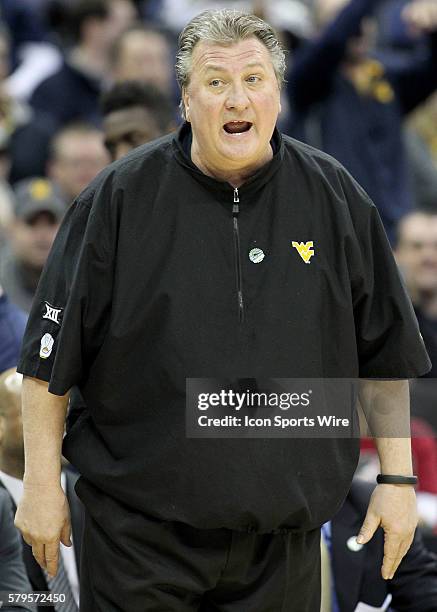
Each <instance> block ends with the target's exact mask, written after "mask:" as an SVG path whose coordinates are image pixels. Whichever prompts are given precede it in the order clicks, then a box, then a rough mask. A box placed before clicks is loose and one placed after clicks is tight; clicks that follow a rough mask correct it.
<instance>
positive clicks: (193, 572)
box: [16, 11, 429, 612]
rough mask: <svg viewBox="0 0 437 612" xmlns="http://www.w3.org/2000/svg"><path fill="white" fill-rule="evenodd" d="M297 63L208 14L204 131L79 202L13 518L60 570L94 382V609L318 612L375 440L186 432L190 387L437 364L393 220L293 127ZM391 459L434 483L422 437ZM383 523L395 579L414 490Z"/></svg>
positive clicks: (29, 412)
mask: <svg viewBox="0 0 437 612" xmlns="http://www.w3.org/2000/svg"><path fill="white" fill-rule="evenodd" d="M284 64H285V62H284V52H283V51H282V49H281V47H280V45H279V43H278V41H277V38H276V36H275V34H274V32H273V30H272V29H271V28H270V26H268V24H266V23H265V22H263V21H262V20H260V19H258V18H256V17H254V16H252V15H246V14H244V13H240V12H234V11H211V12H206V13H203V14H201V15H199V16H198V18H196V19H194V20H193V21H191V22H190V23H189V24H188V25H187V27H186V28H185V30H184V31H183V33H182V34H181V38H180V43H179V53H178V60H177V75H178V80H179V83H180V85H181V87H182V105H183V110H184V116H185V118H186V119H187V122H186V123H185V124H184V125H183V126H182V128H181V129H180V131H179V132H178V134H177V135H176V136H173V135H170V136H167V137H164V138H162V139H160V140H158V141H154V142H153V143H149V144H147V145H145V146H144V147H140V148H138V149H136V150H135V151H132V152H131V153H129V154H128V155H127V156H125V157H124V158H122V159H120V160H119V161H118V162H116V163H115V164H114V165H112V166H109V167H108V168H107V169H106V170H105V171H104V172H103V173H102V174H101V175H100V176H99V177H98V178H97V179H96V180H95V181H94V182H93V183H92V185H90V186H89V188H87V189H86V190H85V192H83V193H82V194H81V196H80V197H79V198H78V199H77V200H76V203H75V205H74V206H73V207H71V208H70V210H69V213H68V217H67V218H66V221H65V223H64V225H63V228H62V230H61V232H60V234H59V237H58V240H57V243H56V247H55V248H54V249H53V251H52V254H51V256H50V260H49V262H48V265H47V267H46V274H45V275H44V277H43V278H42V280H41V283H40V286H39V296H38V299H37V300H36V302H35V308H34V310H33V313H32V315H31V320H30V323H29V325H28V328H27V330H28V332H27V335H26V338H25V341H24V349H23V354H22V359H21V361H20V365H19V369H20V371H21V372H22V373H24V374H25V377H26V378H25V384H24V386H23V393H24V395H23V400H24V404H23V406H24V412H23V417H24V435H25V444H26V453H27V454H26V473H25V477H24V484H25V494H24V496H23V499H22V503H21V505H20V507H19V509H18V513H17V516H16V524H17V526H18V527H19V528H20V529H21V530H22V532H23V535H24V538H25V539H26V541H27V542H28V543H29V544H31V545H32V548H33V551H34V554H35V556H36V558H37V559H38V561H39V563H41V564H42V565H43V566H44V567H46V568H47V570H48V571H49V572H50V573H55V572H56V568H57V558H58V552H57V551H58V546H59V541H60V540H61V541H62V542H63V543H68V537H69V519H68V510H67V505H66V501H65V497H64V495H63V493H62V491H61V489H60V487H59V469H60V453H61V443H62V432H63V427H64V420H65V412H66V405H67V399H68V391H69V389H70V388H71V387H72V386H73V385H77V386H78V387H79V389H80V391H81V392H82V394H83V396H84V399H85V402H86V405H87V410H86V411H85V412H83V413H82V414H81V415H80V416H79V418H78V419H77V420H76V422H75V423H74V425H73V426H72V427H71V428H70V430H69V431H68V433H67V436H66V439H65V441H64V449H63V452H64V454H65V456H66V457H67V458H68V459H69V460H70V461H71V462H72V463H73V464H74V465H75V466H76V467H77V469H78V470H79V472H80V473H81V478H80V479H79V481H78V484H77V491H78V494H79V497H80V498H81V499H82V501H83V502H84V504H85V507H86V519H85V530H84V540H83V549H82V560H83V564H82V574H81V606H82V609H83V610H84V611H91V610H92V611H93V612H96V611H98V610H105V611H106V610H115V609H123V610H129V612H131V611H132V612H133V611H135V610H141V611H143V612H144V611H145V610H147V611H150V612H151V611H152V610H156V611H158V610H159V611H162V612H163V611H164V610H165V611H166V612H170V611H171V610H175V611H176V610H177V611H178V612H183V611H187V612H188V611H193V610H198V609H202V610H208V611H209V610H221V611H225V610H226V611H230V610H257V612H267V611H271V610H275V611H276V610H281V609H284V610H285V609H286V610H287V611H289V612H307V611H308V612H309V611H311V612H315V611H316V610H317V611H318V610H319V606H320V602H319V599H320V596H319V591H320V589H319V582H320V576H319V573H320V572H319V567H320V566H319V562H320V561H319V555H320V525H321V524H322V523H324V522H325V521H326V520H328V518H330V517H331V516H332V515H333V514H334V513H335V511H336V510H337V508H338V507H339V506H340V504H341V502H342V500H343V499H344V497H345V496H346V492H347V489H348V487H349V485H350V481H351V479H352V474H353V472H354V469H355V465H356V461H357V458H358V444H357V440H356V439H345V438H342V439H336V438H330V439H323V440H322V439H295V440H293V441H290V440H287V439H283V440H278V439H275V440H272V439H245V440H241V439H217V438H216V439H214V438H211V439H207V440H203V439H193V438H188V437H187V436H186V434H185V408H186V406H185V400H186V384H187V380H188V379H191V378H194V377H196V378H200V379H202V380H203V379H207V380H210V379H219V380H230V381H235V379H236V378H237V379H238V380H240V378H241V377H244V378H246V379H248V378H252V379H253V378H258V377H260V378H263V379H265V378H273V377H279V378H280V377H287V376H290V374H292V375H293V376H295V377H296V378H299V377H305V378H307V377H310V378H314V377H315V378H323V377H328V378H329V377H353V378H354V377H358V376H360V377H362V378H376V377H379V378H393V377H396V378H405V377H409V376H413V377H414V376H416V375H418V374H421V373H423V371H425V370H427V369H428V368H429V360H428V358H427V355H426V353H425V351H424V348H423V343H422V341H421V339H420V336H419V334H418V330H417V324H416V322H415V320H414V317H413V315H412V312H411V304H410V303H409V302H408V299H407V298H406V295H405V293H404V290H403V288H402V286H401V284H400V281H399V277H398V273H397V269H396V265H395V263H394V261H393V258H392V255H391V251H390V248H389V246H388V244H387V241H386V238H385V236H384V232H383V230H382V226H381V223H380V221H379V218H378V215H377V213H376V210H375V207H374V206H373V205H372V204H371V203H370V201H369V200H368V198H367V197H366V196H365V194H364V193H363V191H362V190H361V189H360V188H359V187H358V186H357V185H356V183H355V182H354V181H353V180H352V179H351V178H350V177H349V175H347V173H346V172H345V171H344V170H343V169H342V168H341V166H340V165H339V164H338V163H337V162H335V161H333V160H332V159H331V158H329V157H327V156H326V155H324V154H323V153H320V152H317V151H315V150H313V149H311V148H309V147H307V146H306V145H302V144H300V143H297V142H295V141H292V140H291V139H289V138H287V137H282V136H281V135H280V134H279V132H278V131H277V130H275V123H276V120H277V116H278V113H279V110H280V103H279V99H280V85H281V83H282V79H283V75H284V68H285V65H284ZM296 240H298V241H303V243H296V244H297V246H296V247H292V244H291V243H292V241H296ZM308 241H310V243H309V244H308ZM302 245H303V246H302ZM311 245H313V246H314V249H313V248H311ZM298 246H299V247H300V251H299V249H298V248H297V247H298ZM61 261H62V271H61V270H60V265H61V263H60V262H61ZM306 262H310V263H309V264H308V265H307V263H306ZM328 279H330V280H328ZM67 294H68V298H67ZM384 295H390V300H388V301H387V302H385V301H384V304H381V303H380V300H381V299H383V296H384ZM328 296H329V298H328ZM45 301H47V302H48V303H50V304H51V305H52V307H53V308H54V309H56V311H57V312H58V315H57V317H56V321H55V320H53V318H52V320H47V319H44V320H43V319H42V318H41V317H42V316H43V314H44V312H45V311H44V310H43V305H44V303H45ZM381 310H383V311H384V316H381ZM49 381H50V383H49ZM48 383H49V385H48ZM375 386H376V387H377V388H378V392H377V397H378V402H379V406H378V409H380V408H384V410H386V409H387V408H388V409H389V410H394V412H395V415H394V416H395V420H396V421H398V420H401V421H402V420H405V415H406V412H407V398H406V395H405V393H406V390H407V389H406V384H405V382H404V381H403V380H401V381H397V382H387V383H383V384H382V385H381V386H380V387H379V383H378V384H376V385H374V384H373V383H372V382H370V383H369V384H364V385H363V386H362V395H363V402H364V404H365V405H366V406H367V402H368V400H369V396H372V394H373V392H374V391H375ZM387 398H388V399H390V398H392V403H393V406H394V407H393V408H392V409H390V405H389V404H387ZM187 415H188V412H187ZM378 450H379V453H380V457H381V469H382V471H383V473H384V474H385V475H393V476H394V481H395V482H397V483H400V482H403V483H406V482H413V481H414V479H413V478H411V477H408V476H407V475H409V474H411V451H410V443H409V439H408V438H404V439H394V438H389V439H380V440H378ZM396 474H397V476H395V475H396ZM386 478H387V476H385V477H384V478H383V480H384V481H386ZM405 479H406V480H405ZM36 490H38V495H37V494H36ZM43 500H44V503H43ZM379 524H382V525H383V527H384V529H385V531H386V534H387V537H386V547H385V558H384V562H383V567H382V572H383V576H384V577H385V578H390V577H391V576H392V575H393V573H394V572H395V570H396V567H397V565H398V564H399V562H400V560H401V558H402V556H403V554H404V552H406V550H407V548H408V546H409V543H410V542H411V540H412V538H413V533H414V527H415V524H416V515H415V499H414V490H413V488H412V487H411V486H406V485H405V486H399V485H398V486H393V485H389V484H382V485H381V486H379V487H377V489H376V491H375V493H374V494H373V496H372V500H371V502H370V506H369V512H368V514H367V517H366V521H365V523H364V525H363V527H362V530H361V534H360V540H361V542H366V541H367V540H368V539H370V538H371V536H372V534H373V532H374V531H375V530H376V528H377V526H378V525H379ZM395 525H396V526H395ZM290 568H292V569H290ZM108 585H111V587H110V588H109V587H108Z"/></svg>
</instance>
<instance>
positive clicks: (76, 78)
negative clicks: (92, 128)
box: [30, 61, 101, 126]
mask: <svg viewBox="0 0 437 612" xmlns="http://www.w3.org/2000/svg"><path fill="white" fill-rule="evenodd" d="M100 93H101V84H100V82H99V81H98V79H95V78H92V77H91V76H89V75H87V74H85V73H84V72H82V71H81V70H79V69H78V68H76V67H75V66H73V65H72V64H70V63H69V62H68V61H64V63H63V65H62V66H61V68H60V69H59V70H58V71H57V72H55V74H53V75H52V76H50V77H48V78H47V79H45V80H44V81H43V82H42V83H41V84H40V85H39V86H38V87H37V88H36V90H35V91H34V93H33V95H32V98H31V100H30V103H31V105H32V106H33V108H34V109H35V110H39V111H42V112H45V113H47V114H48V115H50V116H51V117H52V119H54V120H55V122H56V123H57V125H58V126H62V125H65V124H66V123H70V122H73V121H85V122H88V123H92V124H96V125H98V124H99V123H100V112H99V97H100Z"/></svg>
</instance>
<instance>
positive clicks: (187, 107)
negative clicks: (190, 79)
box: [182, 87, 190, 121]
mask: <svg viewBox="0 0 437 612" xmlns="http://www.w3.org/2000/svg"><path fill="white" fill-rule="evenodd" d="M182 100H183V102H184V107H185V119H186V120H187V121H190V95H189V93H188V91H187V88H186V87H184V88H183V89H182Z"/></svg>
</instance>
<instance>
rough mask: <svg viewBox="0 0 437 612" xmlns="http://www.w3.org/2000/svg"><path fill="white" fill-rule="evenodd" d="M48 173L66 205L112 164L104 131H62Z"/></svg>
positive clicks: (53, 146)
mask: <svg viewBox="0 0 437 612" xmlns="http://www.w3.org/2000/svg"><path fill="white" fill-rule="evenodd" d="M50 148H51V151H50V157H49V163H48V168H47V173H48V175H49V177H50V179H51V180H52V181H53V182H54V184H55V186H56V189H57V191H58V193H59V195H60V197H61V198H62V199H63V201H64V203H65V205H66V206H67V205H69V204H71V202H72V201H73V200H74V198H75V197H77V196H78V195H79V193H80V192H81V191H82V189H84V188H85V187H86V185H88V183H89V182H90V181H91V180H92V179H93V178H94V177H95V176H96V174H98V173H99V172H100V170H102V168H104V167H105V166H106V164H107V163H109V157H108V154H107V152H106V150H105V147H104V145H103V134H102V132H101V131H100V130H98V129H97V128H95V127H93V126H92V125H87V124H72V125H69V126H66V127H65V128H63V129H61V130H59V132H57V134H56V135H55V137H54V138H53V141H52V143H51V147H50Z"/></svg>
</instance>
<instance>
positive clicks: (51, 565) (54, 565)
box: [45, 542, 59, 577]
mask: <svg viewBox="0 0 437 612" xmlns="http://www.w3.org/2000/svg"><path fill="white" fill-rule="evenodd" d="M58 560H59V542H55V543H51V544H46V545H45V561H46V570H47V572H48V573H49V575H50V576H51V577H53V576H56V573H57V571H58Z"/></svg>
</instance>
